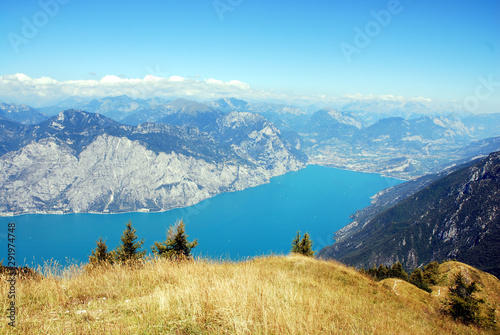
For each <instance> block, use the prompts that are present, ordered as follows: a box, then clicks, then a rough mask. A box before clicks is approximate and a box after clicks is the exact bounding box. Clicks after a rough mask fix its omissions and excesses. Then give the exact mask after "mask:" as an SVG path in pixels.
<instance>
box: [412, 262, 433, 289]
mask: <svg viewBox="0 0 500 335" xmlns="http://www.w3.org/2000/svg"><path fill="white" fill-rule="evenodd" d="M410 283H412V284H413V285H415V286H416V287H418V288H419V289H421V290H424V291H426V292H429V293H431V292H432V290H431V289H430V287H429V285H427V282H426V281H425V277H424V273H423V271H422V270H421V269H419V268H416V269H414V270H413V272H412V273H411V276H410Z"/></svg>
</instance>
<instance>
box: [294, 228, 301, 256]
mask: <svg viewBox="0 0 500 335" xmlns="http://www.w3.org/2000/svg"><path fill="white" fill-rule="evenodd" d="M299 252H300V230H299V231H298V232H297V235H295V238H294V239H293V241H292V253H299Z"/></svg>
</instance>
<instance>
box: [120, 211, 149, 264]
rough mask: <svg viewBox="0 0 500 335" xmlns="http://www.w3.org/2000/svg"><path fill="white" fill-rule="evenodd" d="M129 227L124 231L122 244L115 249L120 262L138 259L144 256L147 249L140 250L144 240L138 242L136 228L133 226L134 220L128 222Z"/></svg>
mask: <svg viewBox="0 0 500 335" xmlns="http://www.w3.org/2000/svg"><path fill="white" fill-rule="evenodd" d="M126 226H127V228H126V229H125V230H124V231H123V234H122V237H121V245H120V246H119V247H118V248H117V250H116V251H115V258H116V260H118V261H120V262H127V261H132V260H138V259H141V258H142V257H144V255H145V254H146V251H139V249H140V248H141V247H142V245H143V244H144V240H141V241H140V242H136V240H137V235H136V234H135V233H136V230H135V229H134V228H132V222H131V221H129V222H128V223H127V224H126Z"/></svg>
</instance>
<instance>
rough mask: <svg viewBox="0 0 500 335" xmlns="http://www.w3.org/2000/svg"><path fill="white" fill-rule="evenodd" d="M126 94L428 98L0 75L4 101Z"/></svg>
mask: <svg viewBox="0 0 500 335" xmlns="http://www.w3.org/2000/svg"><path fill="white" fill-rule="evenodd" d="M123 94H125V95H128V96H130V97H132V98H152V97H164V98H172V99H173V98H183V97H184V98H190V99H195V100H200V101H202V100H214V99H218V98H221V97H235V98H239V99H246V100H249V101H267V102H280V103H293V104H298V105H308V104H317V103H319V104H322V105H325V106H326V105H332V106H342V105H344V104H347V103H349V102H352V101H366V102H369V101H391V102H399V103H404V102H409V101H415V102H421V103H429V102H431V101H430V99H426V98H422V97H418V98H406V97H402V96H394V95H379V96H376V95H371V94H370V95H362V94H359V93H358V94H348V95H343V96H340V97H331V96H326V95H315V96H309V95H292V94H284V93H279V92H277V91H275V90H258V89H254V88H252V87H250V85H249V84H247V83H245V82H242V81H239V80H230V81H222V80H218V79H214V78H209V79H201V78H199V77H189V78H183V77H180V76H171V77H168V78H167V77H162V76H158V75H147V76H145V77H144V78H142V79H140V78H125V77H121V78H120V77H118V76H113V75H107V76H104V77H102V78H101V79H99V80H95V79H89V80H66V81H58V80H55V79H52V78H49V77H41V78H30V77H29V76H27V75H25V74H22V73H17V74H14V75H3V76H0V100H3V101H4V102H14V103H27V104H30V105H33V106H48V105H52V104H55V103H56V102H57V101H60V100H63V99H66V98H68V97H71V96H78V97H84V98H100V97H107V96H118V95H123Z"/></svg>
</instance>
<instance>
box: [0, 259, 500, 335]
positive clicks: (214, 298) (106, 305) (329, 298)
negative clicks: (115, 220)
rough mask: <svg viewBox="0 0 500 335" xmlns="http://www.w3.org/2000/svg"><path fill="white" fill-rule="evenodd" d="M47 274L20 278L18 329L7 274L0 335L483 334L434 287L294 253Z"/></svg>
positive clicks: (53, 270) (0, 299)
mask: <svg viewBox="0 0 500 335" xmlns="http://www.w3.org/2000/svg"><path fill="white" fill-rule="evenodd" d="M476 271H477V270H476ZM44 275H45V278H43V279H41V280H38V281H36V280H19V281H18V283H17V288H16V290H17V294H18V295H17V302H16V303H17V307H18V308H19V313H18V315H17V326H16V328H15V329H12V327H10V326H8V325H7V320H6V318H5V317H4V316H5V315H6V308H7V303H8V300H7V284H6V282H5V278H2V284H1V285H2V286H1V292H0V294H1V297H0V302H1V309H2V324H1V325H0V333H2V334H4V333H5V334H8V333H13V334H426V335H428V334H471V333H477V334H482V333H485V334H486V333H487V331H485V330H478V329H476V328H473V327H467V326H464V325H461V324H457V323H455V322H454V321H452V320H450V319H448V318H447V317H444V316H442V315H441V314H440V312H439V308H440V304H439V297H434V296H435V295H436V293H435V292H433V293H432V294H427V293H425V292H423V291H421V290H419V289H417V288H416V287H414V286H413V285H410V284H408V283H404V282H398V283H396V287H395V288H394V280H386V281H383V282H380V283H376V282H374V281H372V280H371V279H370V278H368V277H366V276H364V275H361V274H359V273H358V272H356V271H355V270H354V269H352V268H348V267H346V266H344V265H342V264H339V263H336V262H326V261H320V260H315V259H312V258H306V257H302V256H297V255H294V256H287V257H278V256H277V257H264V258H257V259H254V260H250V261H246V262H241V263H231V262H212V261H206V260H198V261H192V262H182V263H172V262H169V261H166V260H157V259H156V260H148V261H145V262H144V263H143V264H142V265H140V266H136V267H129V266H124V265H115V266H113V267H108V268H98V269H94V270H92V271H88V270H87V269H85V268H84V267H81V266H80V267H78V266H75V267H72V268H70V269H66V270H65V271H63V272H62V273H61V272H60V271H58V269H57V268H55V267H47V268H46V269H45V273H44ZM496 285H498V283H496ZM498 287H500V286H498ZM393 288H394V290H393ZM396 293H398V294H399V295H396Z"/></svg>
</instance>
